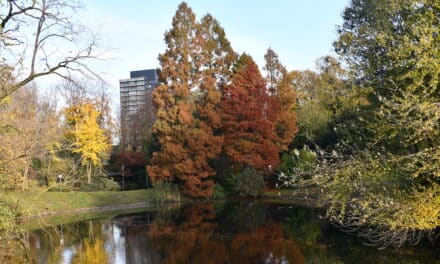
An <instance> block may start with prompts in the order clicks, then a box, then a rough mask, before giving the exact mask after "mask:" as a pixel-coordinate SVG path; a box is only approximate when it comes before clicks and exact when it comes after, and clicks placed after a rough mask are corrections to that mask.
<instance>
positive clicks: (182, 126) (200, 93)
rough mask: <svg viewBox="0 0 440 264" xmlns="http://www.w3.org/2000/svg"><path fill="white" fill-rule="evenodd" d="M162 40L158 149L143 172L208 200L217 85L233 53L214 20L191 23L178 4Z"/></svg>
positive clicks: (215, 147)
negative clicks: (179, 185) (171, 24)
mask: <svg viewBox="0 0 440 264" xmlns="http://www.w3.org/2000/svg"><path fill="white" fill-rule="evenodd" d="M165 42H166V44H167V49H166V51H165V53H164V54H161V55H160V56H159V60H160V64H161V74H160V75H161V76H160V77H161V82H162V85H160V86H159V87H157V88H156V90H155V92H154V94H153V101H154V103H155V106H156V109H157V113H156V115H157V120H156V123H155V125H154V128H153V130H154V131H153V132H154V133H155V134H156V136H157V138H158V140H159V142H160V144H161V149H160V150H159V151H158V152H155V153H153V158H152V160H151V166H149V167H148V173H149V175H150V177H151V178H152V180H153V182H154V181H177V182H180V183H182V184H183V191H184V192H185V193H187V194H189V195H191V196H194V197H207V196H211V195H212V187H213V184H214V183H213V181H212V179H211V177H212V176H214V175H215V172H214V170H213V169H212V168H211V166H210V164H209V161H210V160H211V159H213V158H215V157H216V156H217V155H218V154H219V153H220V151H221V145H222V138H221V136H220V135H215V131H214V130H215V129H216V128H217V127H219V125H220V122H221V119H220V116H219V114H218V112H217V110H218V104H219V101H220V97H221V93H220V92H219V86H220V83H222V81H220V80H221V78H225V77H224V76H228V74H227V71H228V70H229V69H230V67H231V65H232V62H230V60H233V56H234V54H233V52H232V49H231V48H230V44H229V42H228V41H227V39H226V38H225V36H224V32H223V29H222V28H221V27H220V25H219V24H218V22H217V21H216V20H215V19H213V18H212V17H211V16H209V15H207V16H205V17H204V18H203V19H202V22H201V23H197V22H196V19H195V15H194V13H193V12H192V10H191V8H189V7H188V5H187V4H186V3H182V4H180V5H179V8H178V10H177V12H176V15H175V16H174V18H173V27H172V28H171V30H169V31H168V32H167V33H166V34H165ZM231 58H232V59H231Z"/></svg>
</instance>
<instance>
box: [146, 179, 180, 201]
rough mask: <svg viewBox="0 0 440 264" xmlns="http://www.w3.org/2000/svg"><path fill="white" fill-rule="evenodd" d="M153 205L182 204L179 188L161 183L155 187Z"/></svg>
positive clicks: (152, 198) (168, 183)
mask: <svg viewBox="0 0 440 264" xmlns="http://www.w3.org/2000/svg"><path fill="white" fill-rule="evenodd" d="M151 201H152V202H153V203H165V202H180V201H181V197H180V192H179V188H178V187H177V186H176V185H174V184H172V183H170V182H159V183H156V184H154V186H153V194H152V197H151Z"/></svg>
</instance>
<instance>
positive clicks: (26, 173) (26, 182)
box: [22, 166, 29, 191]
mask: <svg viewBox="0 0 440 264" xmlns="http://www.w3.org/2000/svg"><path fill="white" fill-rule="evenodd" d="M28 172H29V166H26V169H25V170H24V173H23V184H22V190H23V191H24V190H26V189H27V187H28Z"/></svg>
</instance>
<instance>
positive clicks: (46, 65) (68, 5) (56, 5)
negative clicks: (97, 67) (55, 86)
mask: <svg viewBox="0 0 440 264" xmlns="http://www.w3.org/2000/svg"><path fill="white" fill-rule="evenodd" d="M80 7H81V5H80V2H79V0H22V1H18V0H0V56H1V58H0V71H1V73H2V80H1V81H2V84H1V85H0V100H2V99H4V98H6V97H8V96H9V95H11V94H12V93H13V92H15V91H16V90H18V89H20V88H22V87H24V86H25V85H26V84H28V83H30V82H32V81H33V80H35V79H37V78H40V77H43V76H47V75H58V76H60V77H62V78H65V79H70V76H74V75H75V74H78V73H79V74H82V75H88V76H94V77H97V76H96V75H95V74H94V72H93V71H92V70H91V69H90V68H89V66H88V65H87V62H88V61H89V60H93V59H98V57H99V56H98V54H97V53H98V40H99V39H98V36H97V34H95V33H93V32H92V31H90V30H89V29H87V28H86V27H85V26H83V25H81V23H80V22H79V21H76V20H75V19H74V15H76V14H77V10H78V9H79V8H80ZM4 73H5V74H6V73H7V75H5V74H4ZM7 77H9V78H8V80H3V79H5V78H7Z"/></svg>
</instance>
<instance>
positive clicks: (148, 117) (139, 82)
mask: <svg viewBox="0 0 440 264" xmlns="http://www.w3.org/2000/svg"><path fill="white" fill-rule="evenodd" d="M119 85H120V98H121V143H122V145H123V146H124V147H126V148H127V147H130V148H132V149H139V148H141V147H142V146H143V143H144V142H145V141H146V140H148V137H149V136H150V135H151V128H152V126H153V124H154V121H155V115H154V106H153V101H152V91H153V90H154V88H155V87H156V86H158V85H159V81H158V75H157V71H156V70H154V69H152V70H141V71H132V72H130V79H124V80H120V81H119Z"/></svg>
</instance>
